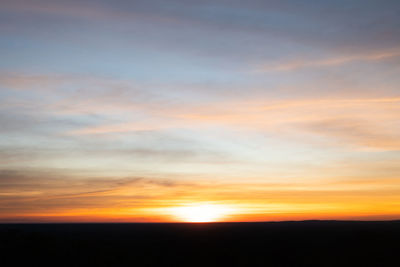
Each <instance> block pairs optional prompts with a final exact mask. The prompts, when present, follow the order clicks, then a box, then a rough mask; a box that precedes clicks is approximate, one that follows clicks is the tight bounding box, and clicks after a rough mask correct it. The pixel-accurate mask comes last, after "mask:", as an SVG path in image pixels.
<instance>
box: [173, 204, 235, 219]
mask: <svg viewBox="0 0 400 267" xmlns="http://www.w3.org/2000/svg"><path fill="white" fill-rule="evenodd" d="M232 211H233V210H232V208H229V207H226V206H224V205H212V204H201V205H189V206H182V207H175V208H172V209H171V213H172V214H173V215H174V216H175V217H176V218H177V219H178V220H180V221H185V222H216V221H221V220H223V219H224V217H226V216H227V215H229V214H231V213H232Z"/></svg>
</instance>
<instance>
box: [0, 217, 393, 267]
mask: <svg viewBox="0 0 400 267" xmlns="http://www.w3.org/2000/svg"><path fill="white" fill-rule="evenodd" d="M0 249H1V250H0V251H1V254H2V256H1V258H2V259H1V261H2V263H3V264H2V266H44V265H47V266H188V267H189V266H190V267H192V266H202V267H204V266H288V267H289V266H290V267H295V266H307V267H310V266H332V267H333V266H335V267H336V266H379V267H381V266H399V264H400V263H399V262H400V257H399V251H400V221H386V222H349V221H303V222H266V223H204V224H203V223H202V224H137V223H134V224H0Z"/></svg>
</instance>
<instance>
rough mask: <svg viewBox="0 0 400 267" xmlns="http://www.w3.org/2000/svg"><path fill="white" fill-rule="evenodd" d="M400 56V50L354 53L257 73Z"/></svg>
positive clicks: (271, 67) (274, 66)
mask: <svg viewBox="0 0 400 267" xmlns="http://www.w3.org/2000/svg"><path fill="white" fill-rule="evenodd" d="M399 56H400V50H399V49H391V50H388V51H372V52H367V53H365V54H358V55H357V54H356V53H352V54H350V55H348V56H336V57H332V58H326V59H298V60H293V61H288V62H283V63H277V64H269V65H265V66H262V67H260V68H259V69H258V70H257V72H270V71H277V72H286V71H297V70H301V69H307V68H324V67H333V66H341V65H345V64H349V63H354V62H357V63H368V62H369V63H371V62H379V61H384V60H388V59H393V58H397V57H399Z"/></svg>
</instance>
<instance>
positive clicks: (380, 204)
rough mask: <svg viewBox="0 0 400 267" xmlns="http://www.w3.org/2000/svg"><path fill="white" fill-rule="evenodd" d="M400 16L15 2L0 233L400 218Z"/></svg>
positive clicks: (306, 7) (122, 2)
mask: <svg viewBox="0 0 400 267" xmlns="http://www.w3.org/2000/svg"><path fill="white" fill-rule="evenodd" d="M398 14H400V2H399V1H390V0H384V1H379V0H375V1H370V0H360V1H356V0H351V1H349V0H346V1H345V0H338V1H316V0H315V1H311V0H304V1H297V0H292V1H285V0H283V1H278V0H276V1H273V0H271V1H258V0H249V1H235V0H231V1H223V0H217V1H208V0H205V1H195V0H187V1H183V0H169V1H161V0H160V1H156V0H141V1H128V0H113V1H105V0H104V1H102V0H90V1H85V0H79V1H78V0H68V1H67V0H64V1H61V0H29V1H28V0H26V1H24V0H0V36H1V37H0V222H176V221H277V220H308V219H345V220H390V219H400V87H399V85H400V18H399V15H398ZM201 214H204V215H201ZM196 216H197V217H196Z"/></svg>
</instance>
